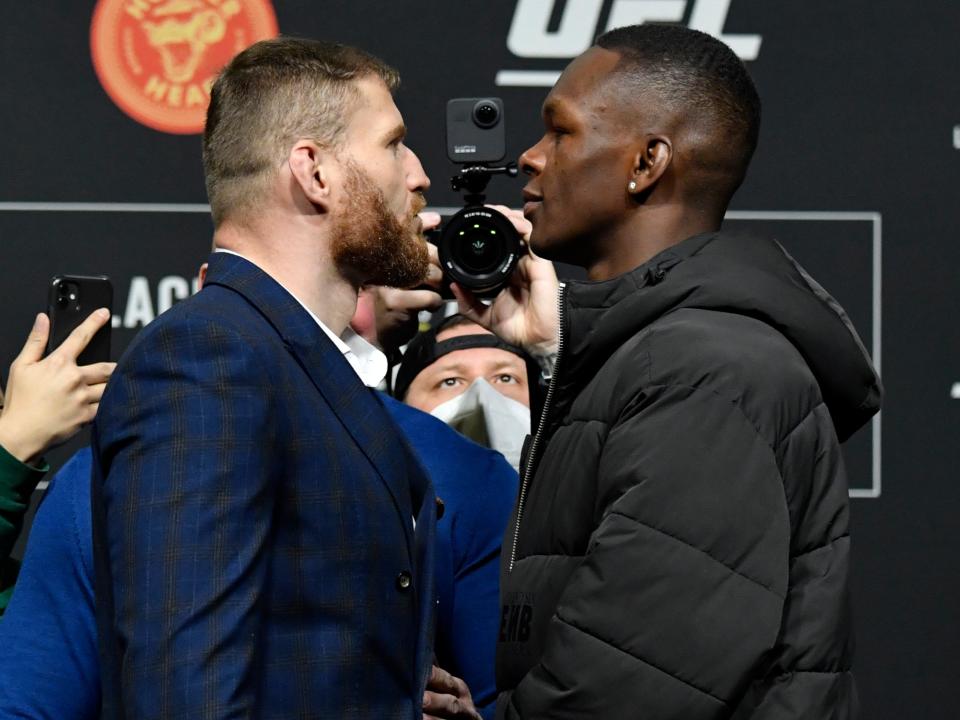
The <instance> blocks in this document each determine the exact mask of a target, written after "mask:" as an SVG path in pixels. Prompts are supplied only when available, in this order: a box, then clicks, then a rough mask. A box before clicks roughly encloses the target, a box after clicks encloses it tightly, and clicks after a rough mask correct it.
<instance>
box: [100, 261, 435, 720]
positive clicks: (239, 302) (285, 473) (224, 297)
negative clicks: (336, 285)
mask: <svg viewBox="0 0 960 720" xmlns="http://www.w3.org/2000/svg"><path fill="white" fill-rule="evenodd" d="M93 449H94V472H93V478H92V500H93V513H94V552H95V567H96V576H97V578H96V579H97V595H98V597H97V604H98V629H99V635H100V638H101V656H102V657H101V661H102V666H103V684H104V688H103V689H104V694H103V697H104V717H107V718H129V719H131V720H133V719H134V718H136V719H137V720H140V719H142V718H240V717H242V718H364V719H366V718H419V717H420V710H419V706H420V697H421V694H422V688H423V684H424V682H425V677H426V671H428V670H429V662H430V648H431V646H432V637H431V632H432V613H433V604H434V603H433V578H432V564H433V563H432V556H431V552H432V550H431V549H432V535H433V529H434V522H435V508H434V503H433V493H432V490H431V488H430V485H429V481H428V480H427V479H426V476H425V474H424V472H423V470H422V468H421V467H420V466H419V464H418V463H417V461H416V460H415V459H414V458H413V455H412V453H411V452H410V451H409V449H408V448H407V446H406V444H405V443H404V441H403V440H401V439H400V437H399V435H398V431H397V429H396V427H395V426H394V425H393V423H392V420H391V419H390V417H389V416H388V414H387V412H386V410H385V409H384V408H383V406H382V405H381V404H380V401H379V400H378V399H377V398H376V395H375V394H374V393H373V392H372V391H370V390H369V389H367V388H365V387H363V385H362V384H361V383H360V381H359V379H358V378H357V376H356V374H355V373H354V372H353V370H352V369H351V368H350V367H349V365H348V364H347V363H346V361H345V360H344V359H343V357H342V355H341V354H340V352H339V351H338V350H337V349H336V348H335V347H334V346H333V344H332V343H331V342H330V341H329V339H328V338H327V337H326V336H325V335H324V333H323V332H322V330H321V329H320V328H319V327H318V326H317V324H316V323H315V322H314V321H313V320H312V318H310V317H309V315H308V314H307V313H306V312H305V311H304V310H303V308H302V307H301V306H300V305H299V303H297V301H296V300H295V299H294V298H293V297H291V296H290V295H289V294H288V293H287V292H286V291H284V290H283V288H281V287H280V286H279V285H278V284H277V283H276V282H274V281H273V280H272V279H271V278H269V277H268V276H267V275H266V274H264V273H263V272H261V271H260V270H259V269H257V268H256V267H255V266H253V265H252V264H250V263H249V262H247V261H245V260H243V259H242V258H239V257H236V256H232V255H225V254H215V255H213V256H212V257H211V259H210V267H209V273H208V279H207V286H206V287H205V288H204V290H203V292H201V293H200V294H198V295H197V296H195V297H193V298H191V299H189V300H186V301H184V302H182V303H180V304H178V305H177V306H175V307H174V308H172V309H171V310H170V311H168V312H167V313H165V314H164V315H163V316H162V317H160V318H158V319H157V320H156V321H155V322H154V323H152V324H151V325H150V326H149V327H147V328H146V329H145V330H144V331H143V332H142V333H141V335H140V336H139V337H138V339H137V340H136V341H135V342H134V344H133V345H132V346H131V347H130V349H129V350H128V351H127V353H126V354H125V355H124V357H123V358H122V359H121V362H120V364H119V367H118V368H117V371H116V373H115V374H114V377H113V378H112V379H111V381H110V384H109V387H108V388H107V392H106V394H105V395H104V398H103V402H102V403H101V407H100V413H99V415H98V417H97V421H96V423H95V428H94V448H93ZM425 498H427V499H429V502H423V500H424V499H425ZM414 515H416V516H417V518H418V522H417V531H416V534H414V532H413V529H412V526H411V525H412V523H411V518H412V516H414ZM401 573H409V574H410V576H411V577H412V582H411V583H410V585H409V587H403V584H404V583H403V582H401V581H400V580H399V578H400V575H401Z"/></svg>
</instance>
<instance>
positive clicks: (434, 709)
mask: <svg viewBox="0 0 960 720" xmlns="http://www.w3.org/2000/svg"><path fill="white" fill-rule="evenodd" d="M423 718H424V720H435V719H436V720H439V719H440V718H462V719H464V720H483V719H482V718H481V716H480V713H478V712H477V709H476V708H475V707H474V705H473V698H472V697H471V696H470V688H468V687H467V684H466V683H465V682H464V681H463V680H461V679H460V678H458V677H454V676H453V675H451V674H450V673H448V672H447V671H446V670H443V669H442V668H438V667H437V666H436V665H434V666H433V668H432V669H431V671H430V681H429V682H428V683H427V691H426V692H425V693H424V694H423Z"/></svg>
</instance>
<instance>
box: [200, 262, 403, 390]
mask: <svg viewBox="0 0 960 720" xmlns="http://www.w3.org/2000/svg"><path fill="white" fill-rule="evenodd" d="M214 252H221V253H229V254H230V255H236V256H237V257H241V258H243V259H244V260H246V261H247V262H250V263H253V261H252V260H250V259H249V258H246V257H244V256H243V255H241V254H240V253H238V252H234V251H233V250H226V249H224V248H215V249H214ZM253 264H254V265H256V263H253ZM273 279H274V281H275V282H276V283H277V284H278V285H280V287H282V288H283V289H284V290H286V291H287V292H288V293H290V295H291V296H292V297H293V299H294V300H296V301H297V302H298V303H300V305H301V306H302V307H303V309H304V310H306V311H307V313H308V314H309V315H310V317H312V318H313V319H314V321H315V322H316V323H317V325H319V326H320V329H321V330H323V332H324V333H326V335H327V337H329V338H330V341H331V342H332V343H333V344H334V345H336V347H337V349H338V350H339V351H340V352H341V353H342V354H343V357H344V359H345V360H346V361H347V362H348V363H350V367H352V368H353V370H354V372H356V373H357V375H358V376H359V377H360V381H361V382H362V383H363V384H364V385H366V386H367V387H377V386H378V385H379V384H380V383H381V382H383V379H384V378H385V377H386V376H387V366H388V363H387V356H386V355H384V354H383V353H382V352H380V350H379V349H377V348H376V347H375V346H374V345H372V344H371V343H369V342H367V341H366V340H365V339H364V338H363V337H361V336H360V335H358V334H357V333H356V332H354V330H353V328H351V327H350V326H349V325H348V326H347V329H346V330H344V331H343V334H342V335H340V336H339V337H338V336H337V335H335V334H334V332H333V331H332V330H331V329H330V328H328V327H327V326H326V325H324V324H323V322H322V321H321V320H320V318H318V317H317V316H316V314H315V313H314V312H313V311H312V310H311V309H310V308H308V307H307V306H306V305H304V303H303V301H302V300H301V299H300V298H298V297H297V296H296V295H294V294H293V293H292V292H290V290H289V289H288V288H286V287H284V285H283V283H281V282H280V281H279V280H277V279H276V278H273Z"/></svg>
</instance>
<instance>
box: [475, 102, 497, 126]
mask: <svg viewBox="0 0 960 720" xmlns="http://www.w3.org/2000/svg"><path fill="white" fill-rule="evenodd" d="M499 120H500V108H498V107H497V106H496V104H495V103H493V102H491V101H490V100H481V101H480V102H478V103H477V104H476V105H474V107H473V121H474V122H475V123H476V124H477V125H478V126H480V127H482V128H489V127H493V126H494V125H496V124H497V122H498V121H499Z"/></svg>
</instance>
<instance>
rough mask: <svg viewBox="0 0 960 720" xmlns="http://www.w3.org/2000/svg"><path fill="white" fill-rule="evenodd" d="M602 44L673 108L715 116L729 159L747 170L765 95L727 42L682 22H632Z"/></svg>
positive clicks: (734, 167)
mask: <svg viewBox="0 0 960 720" xmlns="http://www.w3.org/2000/svg"><path fill="white" fill-rule="evenodd" d="M596 45H597V46H599V47H601V48H604V49H606V50H610V51H613V52H616V53H619V54H620V56H621V60H620V63H619V64H618V70H619V71H620V72H623V73H624V74H625V75H628V76H642V78H643V80H642V82H643V85H644V87H649V88H651V89H653V90H654V91H656V92H657V93H658V95H659V96H660V97H661V99H663V100H664V101H665V102H666V103H668V104H669V105H670V106H671V107H672V109H674V110H676V111H679V112H684V113H690V114H693V113H696V114H698V115H702V116H705V117H707V118H708V119H709V121H710V122H711V124H712V125H714V126H715V130H716V131H718V132H719V133H721V134H722V136H723V137H724V139H725V145H726V146H727V148H728V149H729V150H730V151H731V152H730V154H728V156H727V158H725V160H726V162H727V163H729V164H730V165H731V166H732V167H731V169H732V170H735V171H737V174H738V176H739V177H737V178H736V183H735V186H734V187H733V188H731V190H730V194H731V195H732V194H733V191H734V190H736V186H739V184H740V181H742V179H743V176H744V175H745V174H746V170H747V166H748V165H749V164H750V158H751V157H752V156H753V152H754V150H755V149H756V147H757V139H758V137H759V134H760V109H761V108H760V96H759V95H758V93H757V88H756V86H754V84H753V80H752V79H751V77H750V74H749V73H748V72H747V69H746V67H745V66H744V64H743V62H742V61H741V60H740V58H738V57H737V56H736V54H735V53H734V52H733V51H732V50H731V49H730V48H729V47H728V46H727V45H726V44H724V43H723V42H721V41H720V40H717V39H716V38H714V37H712V36H710V35H707V34H706V33H703V32H700V31H698V30H691V29H690V28H687V27H684V26H682V25H665V24H644V25H629V26H626V27H621V28H616V29H614V30H610V31H609V32H606V33H604V34H603V35H601V36H600V37H598V38H597V40H596Z"/></svg>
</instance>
